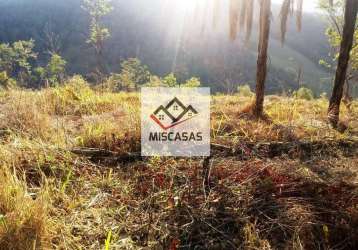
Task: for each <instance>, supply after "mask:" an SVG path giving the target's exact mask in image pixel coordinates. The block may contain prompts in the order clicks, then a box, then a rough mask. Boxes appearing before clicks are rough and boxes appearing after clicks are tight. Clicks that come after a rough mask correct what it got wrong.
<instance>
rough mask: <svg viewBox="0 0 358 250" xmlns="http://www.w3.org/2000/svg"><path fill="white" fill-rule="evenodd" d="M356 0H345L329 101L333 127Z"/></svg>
mask: <svg viewBox="0 0 358 250" xmlns="http://www.w3.org/2000/svg"><path fill="white" fill-rule="evenodd" d="M357 11H358V1H357V0H346V4H345V14H344V26H343V32H342V41H341V46H340V52H339V57H338V65H337V71H336V77H335V80H334V86H333V92H332V96H331V98H330V101H329V107H328V120H329V122H330V124H331V125H332V126H333V127H334V128H338V122H339V111H340V104H341V100H342V96H343V86H344V83H345V80H346V74H347V69H348V62H349V58H350V52H351V50H352V47H353V37H354V31H355V25H356V19H357Z"/></svg>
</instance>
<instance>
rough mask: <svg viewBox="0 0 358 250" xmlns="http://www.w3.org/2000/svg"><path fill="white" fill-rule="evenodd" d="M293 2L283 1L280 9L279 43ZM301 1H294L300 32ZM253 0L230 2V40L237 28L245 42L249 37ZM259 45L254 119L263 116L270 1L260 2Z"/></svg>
mask: <svg viewBox="0 0 358 250" xmlns="http://www.w3.org/2000/svg"><path fill="white" fill-rule="evenodd" d="M294 3H295V1H294V0H284V2H283V4H282V8H281V13H280V17H281V41H282V44H283V43H284V41H285V35H286V26H287V20H288V15H289V14H290V13H293V11H291V10H292V9H293V8H294V6H293V5H294ZM302 3H303V0H297V1H296V8H297V10H296V13H297V18H296V19H297V28H298V30H301V26H302V25H301V22H302V8H303V4H302ZM253 10H254V1H253V0H241V1H240V0H230V8H229V19H230V38H231V39H232V40H234V39H236V36H237V31H238V28H239V27H240V30H241V31H242V30H245V34H246V35H245V42H246V43H247V41H248V40H249V38H250V36H251V29H252V23H253ZM259 19H260V20H259V25H260V27H259V44H258V58H257V69H256V70H257V71H256V93H255V94H256V97H255V102H254V105H253V110H252V112H253V114H254V115H255V116H256V117H261V116H263V104H264V96H265V81H266V76H267V55H268V45H269V36H270V26H271V0H261V1H260V17H259Z"/></svg>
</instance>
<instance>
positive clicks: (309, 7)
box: [272, 0, 318, 12]
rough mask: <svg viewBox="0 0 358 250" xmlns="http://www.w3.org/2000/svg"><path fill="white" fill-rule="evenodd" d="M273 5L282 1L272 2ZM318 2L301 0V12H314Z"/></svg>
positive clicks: (315, 0) (275, 0)
mask: <svg viewBox="0 0 358 250" xmlns="http://www.w3.org/2000/svg"><path fill="white" fill-rule="evenodd" d="M272 2H273V3H282V2H283V0H272ZM317 5H318V0H303V10H304V11H305V12H316V11H317Z"/></svg>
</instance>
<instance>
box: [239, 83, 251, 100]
mask: <svg viewBox="0 0 358 250" xmlns="http://www.w3.org/2000/svg"><path fill="white" fill-rule="evenodd" d="M237 91H238V93H239V96H244V97H252V96H254V95H255V94H254V92H252V91H251V88H250V86H249V85H247V84H246V85H242V86H239V87H237Z"/></svg>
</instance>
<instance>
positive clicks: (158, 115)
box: [150, 97, 198, 130]
mask: <svg viewBox="0 0 358 250" xmlns="http://www.w3.org/2000/svg"><path fill="white" fill-rule="evenodd" d="M197 115H198V112H197V111H196V109H194V107H193V106H192V105H189V106H185V105H184V104H183V103H182V102H181V101H180V100H179V99H178V98H177V97H174V99H172V100H171V101H170V102H169V103H168V104H167V105H166V106H163V105H160V106H159V107H158V108H157V109H156V110H155V111H154V112H153V113H152V114H151V115H150V118H151V119H152V120H153V121H154V122H155V123H157V124H158V125H159V126H160V127H161V128H162V129H163V130H168V129H170V128H173V127H175V126H177V125H179V124H182V123H184V122H186V121H188V120H190V119H192V118H194V117H195V116H197Z"/></svg>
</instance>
